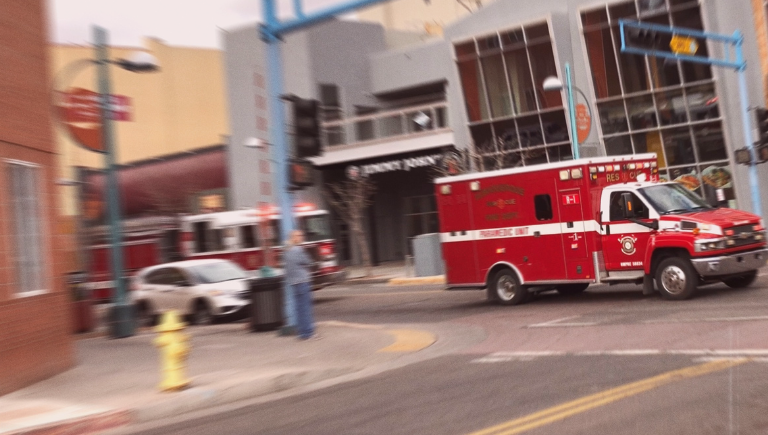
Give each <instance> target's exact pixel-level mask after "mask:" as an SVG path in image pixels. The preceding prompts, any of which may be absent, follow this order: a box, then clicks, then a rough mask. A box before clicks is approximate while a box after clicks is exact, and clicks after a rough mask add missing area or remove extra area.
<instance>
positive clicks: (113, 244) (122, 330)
mask: <svg viewBox="0 0 768 435" xmlns="http://www.w3.org/2000/svg"><path fill="white" fill-rule="evenodd" d="M93 39H94V44H95V45H96V63H97V65H98V66H97V74H98V88H99V100H100V101H99V103H100V104H99V105H100V107H101V128H102V140H103V141H104V152H105V154H104V155H105V160H106V166H107V168H106V171H107V174H106V175H107V212H108V223H109V236H110V254H111V255H110V268H111V271H112V282H113V284H114V289H115V295H114V307H113V312H112V315H113V318H112V322H111V323H110V329H111V331H110V335H111V336H112V338H124V337H130V336H132V335H134V332H135V330H134V328H135V326H134V323H133V312H132V306H131V305H129V304H128V301H127V298H126V289H125V277H124V276H123V270H124V267H123V235H122V228H121V223H120V191H119V189H118V183H117V174H116V171H115V163H116V156H115V151H116V150H115V140H114V131H113V127H112V117H111V116H110V113H109V110H110V108H109V95H110V80H109V53H108V49H107V44H108V41H107V31H106V30H105V29H103V28H101V27H98V26H94V27H93Z"/></svg>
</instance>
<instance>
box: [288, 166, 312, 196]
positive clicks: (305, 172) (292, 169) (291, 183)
mask: <svg viewBox="0 0 768 435" xmlns="http://www.w3.org/2000/svg"><path fill="white" fill-rule="evenodd" d="M312 184H314V182H313V180H312V164H311V163H310V162H308V161H306V160H301V159H291V160H290V161H289V162H288V189H289V190H292V191H293V190H301V189H303V188H305V187H308V186H311V185H312Z"/></svg>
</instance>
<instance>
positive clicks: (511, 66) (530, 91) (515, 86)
mask: <svg viewBox="0 0 768 435" xmlns="http://www.w3.org/2000/svg"><path fill="white" fill-rule="evenodd" d="M504 61H505V62H506V64H507V74H509V86H510V87H511V88H512V99H513V104H514V107H515V113H526V112H533V111H535V110H536V93H535V91H534V88H533V81H532V79H531V67H530V65H529V64H528V53H527V52H526V50H525V48H519V49H515V50H512V51H507V52H505V53H504Z"/></svg>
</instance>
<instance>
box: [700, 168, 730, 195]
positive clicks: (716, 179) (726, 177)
mask: <svg viewBox="0 0 768 435" xmlns="http://www.w3.org/2000/svg"><path fill="white" fill-rule="evenodd" d="M700 167H701V181H702V183H701V185H702V188H703V193H704V199H705V200H706V201H707V202H708V203H709V204H712V205H718V204H721V203H723V202H725V201H730V200H733V199H735V194H734V189H733V174H731V170H730V168H729V167H728V164H727V163H720V164H712V165H702V166H700ZM718 190H720V192H719V193H720V197H719V198H718Z"/></svg>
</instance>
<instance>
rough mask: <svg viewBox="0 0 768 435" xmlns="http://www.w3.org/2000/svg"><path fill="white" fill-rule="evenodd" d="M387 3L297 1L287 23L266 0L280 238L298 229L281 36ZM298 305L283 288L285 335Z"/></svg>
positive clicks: (371, 0) (292, 328) (265, 36)
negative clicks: (316, 8)
mask: <svg viewBox="0 0 768 435" xmlns="http://www.w3.org/2000/svg"><path fill="white" fill-rule="evenodd" d="M384 1H387V0H357V1H353V2H349V3H345V4H341V5H337V6H333V7H331V8H329V9H326V10H324V11H320V12H314V13H312V14H305V13H304V11H303V9H302V8H301V0H294V2H293V4H294V12H295V14H296V17H295V18H293V19H291V20H288V21H286V22H281V21H280V20H279V19H278V18H277V8H276V6H275V0H262V10H263V12H264V24H263V25H262V26H261V29H260V32H261V37H262V39H263V40H264V42H265V43H266V44H267V83H268V85H267V86H268V90H269V113H270V119H271V123H270V137H271V142H272V152H273V155H274V161H275V166H276V168H275V169H276V170H275V183H274V184H275V188H276V191H277V196H278V203H279V206H280V216H281V225H280V237H281V239H282V240H287V239H288V236H289V234H290V233H291V231H293V229H294V228H295V225H294V220H293V198H292V195H291V192H290V191H289V187H288V144H287V141H286V137H285V112H284V110H283V103H282V100H281V97H282V95H283V67H282V55H281V49H280V43H281V42H282V41H281V37H282V36H284V35H285V34H287V33H289V32H292V31H294V30H300V29H302V28H305V27H309V26H311V25H313V24H316V23H319V22H321V21H324V20H328V19H331V18H333V17H335V16H337V15H342V14H345V13H347V12H352V11H354V10H356V9H359V8H363V7H366V6H371V5H374V4H377V3H383V2H384ZM295 306H296V302H295V299H294V297H293V292H292V291H291V289H290V287H289V285H288V282H287V281H285V283H284V286H283V313H284V317H285V323H286V325H285V326H284V327H283V330H282V331H281V332H282V333H283V334H292V333H293V331H295V328H296V309H295Z"/></svg>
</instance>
